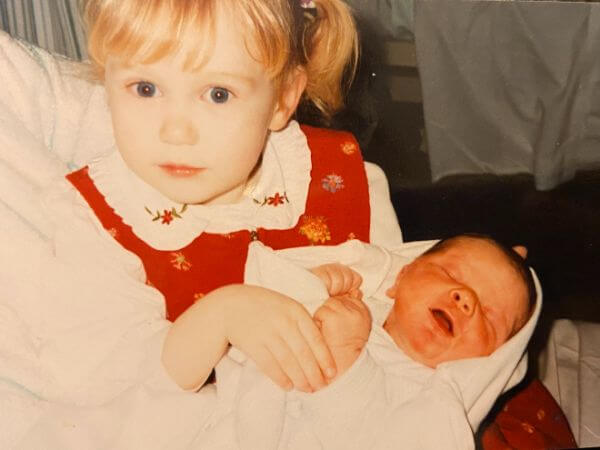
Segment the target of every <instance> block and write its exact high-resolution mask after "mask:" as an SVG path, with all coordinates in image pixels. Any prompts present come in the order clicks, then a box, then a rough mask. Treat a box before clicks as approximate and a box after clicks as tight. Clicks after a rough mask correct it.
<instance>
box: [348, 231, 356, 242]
mask: <svg viewBox="0 0 600 450" xmlns="http://www.w3.org/2000/svg"><path fill="white" fill-rule="evenodd" d="M352 239H356V234H354V233H348V239H347V240H348V241H351V240H352Z"/></svg>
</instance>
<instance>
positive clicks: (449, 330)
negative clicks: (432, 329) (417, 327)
mask: <svg viewBox="0 0 600 450" xmlns="http://www.w3.org/2000/svg"><path fill="white" fill-rule="evenodd" d="M430 311H431V315H432V316H433V320H434V321H435V322H436V323H437V325H438V326H439V327H440V328H441V330H442V331H443V332H444V333H445V334H446V335H448V336H454V325H453V323H452V317H450V315H449V314H448V313H447V312H446V311H444V310H441V309H431V310H430Z"/></svg>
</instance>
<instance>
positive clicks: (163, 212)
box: [67, 0, 399, 389]
mask: <svg viewBox="0 0 600 450" xmlns="http://www.w3.org/2000/svg"><path fill="white" fill-rule="evenodd" d="M307 6H316V8H312V9H309V8H307ZM85 19H86V22H87V25H88V28H89V52H90V56H91V59H92V62H93V64H94V67H95V68H96V69H97V72H98V74H99V75H100V76H101V77H102V79H103V80H104V84H105V86H106V91H107V98H108V105H109V108H110V111H111V116H112V123H113V128H114V132H115V139H116V146H117V149H118V151H115V152H113V153H112V154H109V155H108V156H107V157H105V158H102V159H99V160H96V161H94V162H92V163H91V164H90V165H89V166H86V167H85V168H83V169H81V170H78V171H76V172H74V173H72V174H70V175H68V177H67V178H68V180H69V181H70V182H71V184H72V185H73V186H74V187H75V189H76V190H77V191H78V193H79V194H80V195H81V197H82V198H83V199H84V200H85V202H86V203H87V204H88V205H89V207H90V208H91V209H92V210H93V212H94V214H95V216H96V217H97V218H98V219H99V221H100V223H101V224H102V226H103V227H104V228H105V229H106V230H107V231H108V233H109V234H110V235H111V236H112V237H113V238H114V239H115V240H116V241H117V242H119V243H120V244H121V246H123V247H124V248H125V249H127V250H129V251H131V252H132V253H134V254H136V255H138V256H139V258H140V259H141V261H142V263H143V265H144V269H145V273H146V282H147V283H148V284H150V285H152V286H154V287H156V288H157V289H158V290H159V291H161V293H162V294H163V295H164V296H165V300H166V309H167V318H168V319H170V320H176V319H177V317H178V316H179V315H180V314H181V313H182V312H183V311H185V310H186V309H187V308H188V307H189V306H190V305H192V304H193V303H194V302H195V301H196V300H198V299H200V298H201V297H202V296H204V295H206V294H207V293H209V292H210V291H211V290H213V289H215V288H217V287H219V286H222V285H226V284H231V283H236V282H241V281H242V271H243V266H244V262H245V257H246V251H247V246H248V243H249V242H250V241H251V240H254V239H259V240H261V241H263V242H264V243H265V244H267V245H269V246H272V247H274V248H284V247H290V246H298V245H305V244H311V243H312V244H315V243H321V244H336V243H339V242H343V241H345V240H347V239H348V238H352V237H357V238H360V239H363V240H369V238H370V237H374V238H375V239H376V240H377V239H385V240H387V241H388V244H389V240H394V239H396V240H398V239H399V231H398V228H397V227H396V226H395V221H394V220H393V218H392V217H390V208H389V204H388V203H387V199H386V193H377V192H373V193H372V194H371V195H370V193H369V185H368V180H367V177H366V173H365V168H364V167H365V166H364V164H363V162H362V160H361V158H360V152H359V151H358V148H357V144H356V142H355V141H354V140H353V139H352V137H351V136H349V135H348V134H346V133H336V132H331V131H326V130H319V129H313V128H308V127H304V128H300V127H298V125H297V124H296V123H295V122H292V123H290V122H289V119H290V116H291V115H292V114H293V113H294V111H295V109H296V106H297V105H298V102H299V101H300V99H301V98H302V97H303V96H304V97H305V100H306V101H309V102H312V104H313V105H314V106H316V107H317V108H318V109H320V110H321V111H322V112H323V113H324V114H326V115H329V114H331V113H332V112H333V111H335V110H336V109H337V108H339V106H340V105H341V104H342V88H341V85H342V78H343V76H344V73H345V70H346V67H347V65H348V63H349V62H350V63H351V62H352V60H353V59H354V58H355V57H356V45H357V43H356V31H355V29H354V26H353V22H352V18H351V15H350V13H349V11H348V9H347V8H346V7H345V5H344V4H343V2H341V1H337V0H327V1H321V2H317V3H316V4H310V2H299V1H287V0H284V1H275V2H254V1H253V2H249V1H248V2H239V1H236V2H233V1H231V2H228V1H219V2H216V1H213V2H211V1H194V2H145V1H144V2H141V1H134V0H130V1H127V2H125V3H122V2H121V3H119V5H118V6H116V4H115V3H114V2H109V1H103V0H90V1H88V2H87V3H86V5H85ZM370 198H372V199H373V200H374V201H373V202H372V204H371V202H370V201H369V200H370ZM73 200H74V202H77V201H78V200H80V197H79V196H74V197H73ZM381 210H383V211H381ZM386 216H387V219H384V218H385V217H386ZM371 218H375V220H373V223H372V224H371ZM382 219H384V220H385V221H386V222H387V220H388V219H389V220H391V224H392V226H391V227H390V226H389V225H387V228H386V229H378V224H381V223H382V222H381V220H382ZM384 223H385V222H384ZM388 223H389V222H388ZM237 308H239V309H240V310H244V311H246V312H245V313H244V314H245V322H246V323H245V324H244V325H245V327H244V329H243V330H237V329H236V330H232V332H231V334H232V336H231V339H230V342H231V343H235V344H237V345H238V346H240V348H242V349H244V350H245V351H246V352H247V353H249V355H250V356H251V357H252V358H253V359H254V360H255V361H256V362H257V363H258V364H259V366H260V367H261V368H262V369H263V370H265V371H266V372H267V373H268V374H269V375H270V376H272V377H273V379H274V380H275V381H277V382H279V383H280V384H282V385H284V386H288V387H291V386H292V383H293V385H294V386H296V387H297V388H301V389H309V388H313V389H316V388H319V387H322V386H323V385H324V381H325V380H324V379H323V378H322V376H321V370H319V369H323V372H325V371H328V372H329V373H330V374H333V367H332V362H331V357H330V355H329V352H328V350H327V348H326V347H325V346H324V345H323V343H322V339H321V338H320V335H319V333H318V331H317V330H316V329H315V328H314V326H313V325H312V323H311V321H310V318H309V316H308V314H307V313H306V312H305V311H304V310H302V309H301V308H298V306H297V305H296V304H294V303H292V302H289V303H287V304H278V305H271V304H260V305H243V307H242V306H238V307H237ZM264 309H267V310H268V312H267V313H266V314H268V315H269V316H270V317H269V316H267V317H265V313H264V312H263V310H264ZM259 312H260V314H259ZM259 318H260V320H261V321H264V320H265V319H269V320H268V321H267V323H266V324H264V325H262V326H261V328H262V330H263V333H262V334H261V333H258V332H256V331H255V329H254V325H253V322H252V319H259ZM205 320H208V321H209V322H210V318H205ZM286 320H287V321H292V322H296V323H297V324H295V325H293V324H292V325H291V326H288V325H286V326H285V327H284V324H285V323H286ZM241 325H242V324H240V326H241ZM242 331H243V332H242ZM280 341H282V344H280ZM195 347H198V345H196V346H195ZM189 356H190V355H188V354H187V353H182V354H181V355H179V360H180V361H179V363H180V364H183V362H184V361H187V365H185V368H183V367H179V366H178V365H177V364H176V363H175V362H174V361H173V360H171V359H169V360H168V362H169V363H170V364H171V365H174V366H177V367H168V369H169V370H170V372H171V373H172V374H173V375H174V377H175V378H176V380H177V381H178V382H182V380H183V379H186V380H187V379H188V377H185V376H183V374H182V373H181V372H186V371H187V372H190V371H192V370H193V369H192V368H191V367H189V363H190V361H192V360H193V361H198V360H199V359H206V360H208V361H213V360H214V359H215V358H218V356H215V357H214V358H213V357H208V355H206V356H207V357H206V358H203V357H202V356H204V353H203V352H202V351H198V350H196V352H194V356H195V357H196V358H189ZM198 357H200V358H198ZM175 374H177V375H175ZM286 375H287V376H286ZM178 376H179V377H181V378H178ZM192 379H193V377H192ZM200 381H203V380H200ZM183 384H184V385H185V386H187V387H191V386H192V385H193V386H195V387H197V384H198V383H191V384H190V383H187V382H186V383H183Z"/></svg>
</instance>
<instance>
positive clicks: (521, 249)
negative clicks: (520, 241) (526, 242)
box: [513, 245, 527, 259]
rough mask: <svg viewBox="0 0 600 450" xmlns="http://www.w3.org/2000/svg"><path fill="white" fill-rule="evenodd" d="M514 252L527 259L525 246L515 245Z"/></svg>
mask: <svg viewBox="0 0 600 450" xmlns="http://www.w3.org/2000/svg"><path fill="white" fill-rule="evenodd" d="M513 250H514V251H515V252H517V253H518V254H519V256H521V258H523V259H525V258H527V247H525V246H523V245H515V246H514V247H513Z"/></svg>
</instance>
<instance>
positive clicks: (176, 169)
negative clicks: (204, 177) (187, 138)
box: [158, 163, 204, 178]
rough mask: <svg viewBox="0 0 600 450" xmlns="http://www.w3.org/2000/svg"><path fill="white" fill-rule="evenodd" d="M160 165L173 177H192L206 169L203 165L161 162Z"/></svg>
mask: <svg viewBox="0 0 600 450" xmlns="http://www.w3.org/2000/svg"><path fill="white" fill-rule="evenodd" d="M158 167H160V168H161V169H162V170H164V171H165V172H167V173H168V174H169V175H171V176H173V177H182V178H186V177H192V176H194V175H196V174H197V173H199V172H201V171H202V170H204V169H203V168H202V167H193V166H185V165H180V164H171V163H165V164H160V165H159V166H158Z"/></svg>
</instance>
